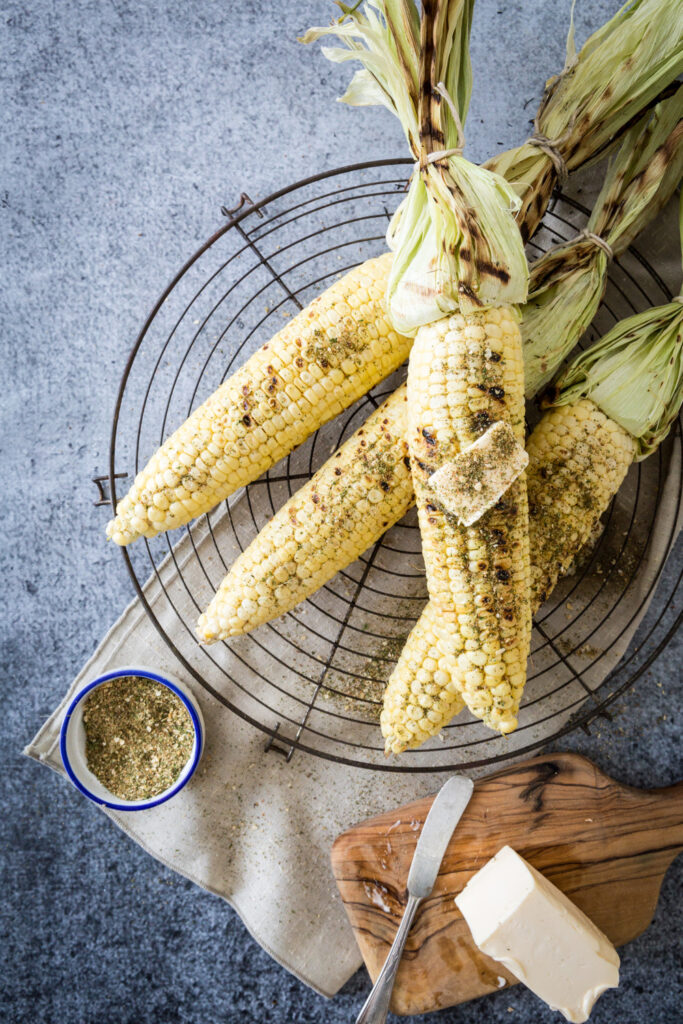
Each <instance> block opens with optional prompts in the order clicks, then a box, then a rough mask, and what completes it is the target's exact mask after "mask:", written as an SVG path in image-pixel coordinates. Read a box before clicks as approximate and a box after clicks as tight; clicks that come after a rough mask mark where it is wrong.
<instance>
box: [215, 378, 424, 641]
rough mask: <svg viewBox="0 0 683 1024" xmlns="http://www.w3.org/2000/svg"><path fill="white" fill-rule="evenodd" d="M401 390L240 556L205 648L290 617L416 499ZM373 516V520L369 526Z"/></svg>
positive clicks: (220, 592)
mask: <svg viewBox="0 0 683 1024" xmlns="http://www.w3.org/2000/svg"><path fill="white" fill-rule="evenodd" d="M405 403H406V392H405V387H402V388H399V390H398V391H395V392H394V394H393V395H391V397H390V398H389V399H387V401H386V402H385V403H384V404H383V405H381V406H380V407H379V409H377V410H376V411H375V412H374V413H373V414H372V416H370V418H369V419H368V420H367V421H366V422H365V423H364V424H363V426H362V427H360V429H359V430H357V431H356V433H355V434H354V435H353V436H352V437H351V438H349V440H348V441H347V442H346V443H345V444H344V445H343V446H342V447H341V448H340V449H339V450H338V451H337V452H336V453H335V455H333V456H332V458H330V459H328V460H327V462H326V463H325V464H324V465H323V466H322V467H321V468H320V469H319V470H318V472H317V473H316V474H315V475H314V476H313V477H312V478H311V479H310V480H309V481H308V483H307V484H306V485H305V486H304V487H302V488H301V489H300V490H299V491H297V493H296V494H294V495H293V496H292V497H291V498H290V499H289V501H287V502H286V503H285V505H283V507H282V508H281V509H280V510H279V512H277V513H276V515H275V516H274V517H273V518H272V519H271V520H270V522H269V523H268V524H267V525H266V526H265V527H264V528H263V530H261V532H260V534H259V535H258V536H257V537H256V538H255V540H254V541H253V542H252V543H251V544H250V545H249V547H248V548H246V549H245V551H243V552H242V554H241V555H240V556H239V558H238V559H237V560H236V562H235V563H234V565H233V566H232V568H231V570H230V572H229V573H228V575H227V576H226V577H225V579H224V580H223V583H222V584H221V586H220V588H219V589H218V591H217V593H216V595H215V597H214V598H213V600H212V602H211V604H210V605H209V607H208V608H207V610H206V612H205V613H204V614H203V615H202V616H201V618H200V619H199V623H198V627H197V633H198V635H199V638H200V640H202V641H203V642H204V643H213V642H214V641H215V640H224V639H227V637H229V636H235V635H236V634H239V633H246V632H248V631H249V630H251V629H254V628H255V627H256V626H260V625H262V624H263V623H264V622H268V621H269V620H270V619H272V618H274V617H275V616H277V615H283V614H284V613H285V612H288V611H290V609H292V608H293V607H294V606H295V605H297V604H299V602H301V601H303V600H305V598H306V597H308V595H309V594H311V593H313V591H315V590H317V589H318V588H319V587H321V586H323V584H324V583H326V582H327V580H329V579H331V577H332V576H334V574H335V573H336V572H338V571H339V569H341V568H343V567H344V566H345V565H348V563H349V562H351V561H353V560H354V559H355V558H356V556H357V553H358V552H359V551H364V550H365V548H366V547H367V546H368V545H369V544H370V543H371V542H372V541H373V540H374V539H375V535H376V532H377V531H376V526H375V518H376V517H375V510H376V508H377V507H381V509H382V513H381V525H380V530H381V532H383V531H384V530H386V529H388V528H389V527H390V526H393V524H394V523H396V522H397V521H398V520H399V519H400V518H401V516H402V515H403V513H404V512H405V509H406V507H407V506H408V505H409V504H410V502H411V501H412V496H413V484H412V480H411V477H410V470H409V469H408V466H407V464H406V463H407V455H408V446H407V444H406V442H405V441H404V439H403V436H402V433H398V432H397V431H396V429H395V428H396V426H399V427H400V428H402V427H403V426H404V423H405V415H404V413H403V407H404V406H405ZM368 516H369V517H370V519H369V520H368Z"/></svg>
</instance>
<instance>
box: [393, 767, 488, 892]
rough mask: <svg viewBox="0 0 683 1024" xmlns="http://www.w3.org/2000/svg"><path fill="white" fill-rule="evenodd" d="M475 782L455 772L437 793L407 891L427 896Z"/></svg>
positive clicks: (423, 831) (417, 851)
mask: <svg viewBox="0 0 683 1024" xmlns="http://www.w3.org/2000/svg"><path fill="white" fill-rule="evenodd" d="M473 789H474V783H473V782H472V780H471V779H468V778H465V776H464V775H454V776H453V778H451V779H449V780H448V782H446V783H445V784H444V785H443V786H442V787H441V789H440V790H439V792H438V793H437V794H436V797H435V799H434V803H433V804H432V806H431V807H430V809H429V814H428V815H427V817H426V818H425V823H424V825H423V826H422V831H421V832H420V838H419V839H418V841H417V846H416V847H415V853H414V855H413V862H412V864H411V865H410V872H409V874H408V894H409V895H410V896H417V897H418V898H419V899H424V898H425V896H429V894H430V892H431V891H432V889H433V888H434V883H435V882H436V876H437V875H438V873H439V868H440V866H441V861H442V860H443V855H444V853H445V852H446V847H447V846H448V843H449V840H450V838H451V836H452V835H453V832H454V831H455V826H456V825H457V824H458V822H459V821H460V819H461V817H462V815H463V812H464V810H465V808H466V807H467V805H468V803H469V802H470V797H471V796H472V790H473Z"/></svg>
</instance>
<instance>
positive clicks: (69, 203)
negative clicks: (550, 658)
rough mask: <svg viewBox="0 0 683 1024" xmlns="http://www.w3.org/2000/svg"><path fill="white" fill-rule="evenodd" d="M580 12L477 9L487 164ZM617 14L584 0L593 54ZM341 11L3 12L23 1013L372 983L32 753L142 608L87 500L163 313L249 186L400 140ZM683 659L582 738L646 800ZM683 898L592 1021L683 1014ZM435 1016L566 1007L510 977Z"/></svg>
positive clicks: (41, 1) (10, 653)
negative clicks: (273, 941)
mask: <svg viewBox="0 0 683 1024" xmlns="http://www.w3.org/2000/svg"><path fill="white" fill-rule="evenodd" d="M568 8H569V3H568V2H567V3H565V2H564V0H563V2H555V3H547V2H544V0H505V2H504V0H498V2H496V0H478V3H477V10H476V15H475V25H474V32H473V38H472V52H473V59H474V67H475V72H476V82H475V93H474V99H473V103H472V108H471V114H470V118H469V121H468V143H469V152H470V154H471V155H472V156H473V157H474V158H476V159H484V158H485V157H486V156H488V155H489V154H490V153H492V152H495V151H498V150H500V149H502V148H504V147H507V146H510V145H512V144H514V143H516V142H518V141H520V140H521V139H522V138H523V136H524V133H525V131H526V130H527V126H528V118H529V117H530V116H531V112H532V111H533V110H534V108H535V106H536V104H537V100H538V97H539V95H540V90H541V88H542V84H543V82H544V80H545V79H546V77H548V75H549V74H551V73H553V72H556V71H557V70H558V69H559V68H560V67H561V65H562V62H563V49H564V42H563V40H564V35H565V31H566V25H567V19H568ZM616 8H617V3H616V0H579V3H578V4H577V12H576V24H577V36H578V38H579V40H583V39H584V38H585V37H586V35H587V34H588V32H589V31H591V30H592V29H594V28H596V27H597V26H598V25H599V24H600V23H602V22H603V21H604V20H605V19H606V18H607V16H608V15H609V14H611V13H612V12H613V11H615V10H616ZM331 11H332V8H331V5H330V4H328V3H324V2H321V0H316V2H304V0H291V2H288V3H263V2H261V3H256V2H254V0H232V2H230V3H227V2H224V3H219V2H216V0H190V2H189V3H185V4H178V3H174V2H171V0H136V2H130V0H105V2H102V0H59V2H54V0H33V2H32V3H31V4H28V3H25V2H22V3H17V2H13V0H5V2H4V3H3V4H2V5H1V6H0V12H1V14H0V46H1V48H2V50H1V61H0V75H1V77H2V96H1V98H0V109H1V110H2V114H3V122H4V124H3V129H2V145H1V146H0V150H1V152H0V167H1V172H0V225H1V230H2V253H3V263H4V270H3V273H2V281H3V287H2V320H3V324H2V335H1V337H2V347H3V377H4V381H3V383H4V387H3V389H2V398H1V400H0V404H1V410H2V461H3V468H2V481H3V489H4V494H5V501H4V503H3V530H2V539H1V541H0V544H1V553H0V570H1V572H2V578H3V582H4V595H5V600H4V607H3V614H2V627H1V628H2V671H3V682H2V694H3V714H2V730H3V743H2V746H1V747H0V750H1V756H2V779H1V783H0V785H1V786H2V814H1V815H0V849H1V850H2V872H3V875H2V899H1V900H0V922H1V924H0V945H1V948H2V962H3V964H2V971H1V972H0V974H1V977H0V1019H2V1020H3V1021H7V1022H8V1024H10V1022H12V1024H14V1022H22V1024H23V1022H29V1021H30V1022H31V1024H43V1022H50V1024H52V1022H55V1024H57V1022H59V1024H99V1022H104V1021H107V1022H110V1024H175V1022H183V1024H184V1022H192V1024H200V1022H201V1024H204V1022H218V1021H238V1020H239V1021H269V1022H272V1024H279V1022H285V1021H287V1022H291V1021H317V1020H325V1021H328V1022H330V1024H335V1022H337V1021H338V1022H340V1024H341V1022H342V1021H350V1020H352V1019H354V1018H355V1015H356V1013H357V1012H358V1009H359V1008H360V1005H361V1003H362V1000H363V997H364V994H365V993H366V991H367V988H368V982H367V977H366V976H365V974H364V973H363V972H359V973H358V974H357V975H356V976H355V977H354V978H353V979H351V981H349V983H348V984H347V985H346V986H345V988H344V990H343V991H342V992H341V993H340V994H339V995H338V996H337V998H336V999H335V1000H334V1001H333V1002H331V1003H328V1002H326V1001H325V1000H324V999H322V998H320V997H319V996H317V995H315V994H314V993H313V992H311V991H310V990H308V989H306V988H305V987H304V986H303V985H301V984H300V983H299V982H297V981H296V980H294V979H293V978H292V977H290V976H289V975H288V974H287V973H286V972H285V971H283V970H282V969H281V968H279V967H278V966H277V965H275V964H274V963H273V962H272V961H271V960H270V959H269V958H268V956H267V955H266V954H265V953H264V952H262V950H261V949H260V948H259V947H258V946H257V945H255V943H254V942H253V941H252V940H251V938H250V937H249V935H248V934H247V932H246V931H245V929H244V927H243V926H242V924H241V923H240V921H239V919H238V918H237V916H236V915H235V914H234V913H233V911H232V910H230V908H229V907H227V906H226V905H225V904H223V903H222V902H221V901H220V900H218V899H216V898H214V897H212V896H210V895H208V894H206V893H204V892H201V891H199V890H198V889H196V888H194V887H193V886H192V885H191V884H190V883H189V882H187V881H185V880H183V879H181V878H178V877H176V876H174V875H173V874H172V873H171V872H170V871H168V870H166V869H165V868H163V867H162V866H161V865H159V864H157V863H156V862H155V861H153V860H151V859H150V858H149V857H147V856H146V855H145V854H144V853H143V852H142V851H141V850H140V849H138V848H137V847H136V846H135V845H133V844H132V843H131V842H130V841H129V840H127V839H126V838H125V837H124V836H123V835H121V834H120V833H119V832H117V831H116V830H115V829H114V828H113V827H112V825H111V824H110V823H109V822H108V821H107V820H106V819H105V818H104V817H103V816H102V815H101V814H100V813H99V812H98V811H97V810H96V809H95V808H94V807H93V806H91V805H89V804H88V803H87V802H86V801H85V800H83V799H82V798H81V797H80V796H79V795H78V794H77V793H76V791H75V790H73V789H72V788H70V787H69V786H68V785H67V784H66V783H65V782H64V781H62V780H60V779H58V778H57V777H55V776H54V775H52V774H51V773H48V772H46V771H43V770H41V769H40V768H39V767H38V766H37V765H36V764H33V763H30V762H29V761H27V760H26V759H24V758H22V757H21V754H20V751H21V748H22V747H23V745H24V744H25V743H26V742H27V741H28V740H29V739H30V738H31V736H32V735H33V734H34V732H35V731H36V729H37V727H38V726H39V724H40V723H41V721H42V720H43V719H44V718H45V717H46V716H47V714H48V713H49V711H50V710H51V709H52V708H53V707H54V705H55V704H56V703H57V702H58V700H59V699H60V698H61V696H62V694H63V692H64V690H65V689H66V686H67V684H68V683H69V682H70V680H71V678H72V677H73V675H74V674H75V672H76V671H77V669H78V668H79V667H80V665H81V664H82V662H83V661H84V660H85V659H86V658H87V657H88V656H89V655H90V653H91V652H92V650H93V649H94V647H95V645H96V644H97V641H98V640H99V639H100V636H101V635H102V634H103V633H104V631H105V629H106V628H107V627H108V626H109V625H110V624H111V623H112V622H113V620H114V619H115V618H116V617H117V615H118V614H119V612H120V611H121V610H122V608H123V607H124V605H125V604H126V603H127V602H128V600H129V599H130V597H131V587H130V583H129V581H128V578H127V575H126V573H125V570H124V567H123V564H122V561H121V558H120V555H119V554H118V552H117V551H116V550H115V549H114V548H112V547H108V546H107V545H105V544H104V543H103V534H102V527H103V524H104V520H105V514H106V513H105V511H104V510H101V509H100V510H97V511H96V510H94V509H93V507H92V499H93V485H92V483H91V481H90V478H91V477H92V476H93V475H94V474H95V473H96V472H98V471H99V472H102V471H104V470H105V468H106V463H107V446H108V433H109V421H110V416H111V412H112V408H113V402H114V395H115V391H116V387H117V384H118V379H119V376H120V373H121V369H122V366H123V363H124V359H125V356H126V354H127V352H128V349H129V347H130V345H131V343H132V341H133V339H134V337H135V335H136V333H137V329H138V327H139V325H140V323H141V322H142V320H143V319H144V317H145V316H146V314H147V312H148V310H149V308H150V306H151V305H152V302H153V301H154V300H155V299H156V296H157V295H158V294H159V292H160V291H161V289H162V287H163V286H164V285H165V284H166V282H167V280H168V279H169V277H170V276H171V274H172V273H173V272H174V271H175V270H176V269H177V267H178V266H180V264H181V263H182V262H183V261H184V260H185V258H186V257H187V256H188V255H189V254H190V253H191V252H193V251H194V249H195V248H196V247H197V245H198V243H200V242H201V241H203V240H204V239H205V238H206V237H208V236H209V234H211V233H212V232H213V231H214V230H215V229H216V227H217V226H218V225H219V224H220V220H221V218H220V214H219V208H220V206H221V204H222V203H225V202H227V203H228V204H229V205H231V204H232V203H233V201H234V200H235V199H236V197H237V196H238V195H239V193H240V192H241V191H242V190H243V189H245V188H246V189H247V190H248V191H249V193H250V194H251V196H252V197H253V198H256V197H260V196H263V195H266V194H267V193H268V192H270V191H272V190H273V189H275V188H277V187H279V186H281V185H282V184H284V183H288V182H290V181H294V180H295V179H297V178H300V177H303V176H305V175H308V174H311V173H314V172H315V171H317V170H320V169H323V168H328V167H332V166H336V165H340V164H343V163H347V162H352V161H355V160H362V159H367V158H368V157H369V156H373V157H374V156H377V157H380V156H391V155H397V154H402V152H403V140H402V138H401V135H400V131H399V128H398V126H397V124H395V123H394V122H393V121H392V120H391V118H390V117H389V115H388V114H384V113H380V112H377V111H373V110H367V111H351V110H348V109H346V108H344V107H341V106H339V105H335V103H334V98H335V96H336V95H338V93H339V92H340V89H341V85H342V82H343V81H344V80H345V78H346V71H345V70H344V69H339V68H335V67H332V66H330V65H329V64H327V63H326V62H324V61H323V60H322V59H321V58H320V57H319V55H317V54H316V53H315V52H314V51H313V50H310V51H309V50H306V51H304V50H302V48H301V47H299V46H298V45H297V43H296V36H297V35H299V34H301V32H302V30H303V29H305V28H306V27H307V26H308V25H309V24H312V23H321V22H322V23H324V22H326V21H328V20H329V18H330V17H331ZM679 562H680V559H679ZM669 571H670V572H674V571H675V570H674V568H673V566H672V567H671V568H670V570H669ZM682 653H683V652H682V650H681V646H680V642H679V643H678V645H672V646H671V647H670V648H669V649H668V651H667V652H666V653H665V654H664V655H662V656H661V657H660V658H659V660H658V661H657V662H656V663H655V665H654V666H653V668H652V669H651V671H649V672H648V673H647V675H646V676H645V677H644V678H643V679H641V680H640V682H639V684H638V687H637V689H636V690H635V691H633V692H631V693H630V694H629V695H628V696H627V698H626V699H625V700H624V701H622V703H621V704H620V705H619V706H618V707H617V709H616V710H617V714H616V717H615V720H614V721H613V722H612V723H611V724H607V725H606V726H605V727H602V726H601V727H600V729H599V730H597V731H594V733H593V735H592V736H590V737H588V736H585V735H583V734H579V735H576V736H574V737H572V738H570V739H569V740H568V741H565V742H564V743H563V746H564V747H565V748H571V749H576V750H580V751H581V752H583V753H585V754H587V755H588V756H591V757H593V758H594V759H595V760H596V761H597V762H598V763H599V764H600V765H601V766H602V767H603V768H604V769H606V770H607V771H608V772H610V773H611V774H613V775H614V776H616V777H617V778H620V779H622V780H623V781H625V782H629V783H632V784H634V785H639V786H657V785H664V784H667V783H670V782H672V781H674V780H675V779H676V778H678V777H680V776H681V774H682V772H681V758H680V662H681V656H682ZM677 688H678V690H677ZM676 692H677V693H678V700H677V699H676ZM378 784H379V783H378ZM680 897H681V870H680V864H679V865H678V866H677V867H674V868H673V869H672V870H671V871H670V872H669V875H668V876H667V878H666V881H665V883H664V886H663V889H662V894H661V899H660V903H659V907H658V910H657V913H656V915H655V919H654V922H653V924H652V927H651V928H650V929H649V931H648V932H647V933H646V934H645V935H643V936H642V937H641V938H639V939H638V940H637V941H635V942H633V943H632V944H631V945H630V946H629V947H628V948H626V949H625V950H624V951H623V954H622V956H623V959H622V985H621V988H620V990H619V991H618V992H612V993H609V994H608V995H607V996H605V997H604V999H603V1000H602V1001H601V1002H600V1004H599V1005H598V1007H597V1010H596V1012H595V1014H594V1020H595V1021H597V1022H599V1024H606V1022H617V1021H618V1022H619V1024H643V1022H645V1021H647V1022H649V1024H657V1022H660V1021H661V1022H667V1024H670V1022H672V1021H674V1020H675V1019H680V1012H681V1011H680V1007H681V997H682V996H683V989H682V987H681V981H680V962H679V964H678V965H677V963H676V959H675V953H676V936H677V934H678V937H679V939H680V928H681V925H682V923H683V922H682V921H681V899H680ZM330 942H331V943H333V942H334V936H330ZM422 1019H424V1018H415V1020H422ZM432 1019H433V1020H435V1021H437V1020H438V1021H440V1022H443V1024H446V1022H456V1021H462V1022H465V1021H467V1022H468V1024H476V1022H480V1021H481V1022H483V1021H487V1022H489V1024H503V1022H505V1024H508V1022H514V1021H524V1022H525V1024H529V1022H545V1021H551V1020H556V1019H557V1017H556V1015H553V1014H551V1013H550V1012H549V1011H544V1009H543V1007H542V1006H541V1005H540V1004H539V1003H538V1002H537V1000H536V999H535V998H534V997H533V996H532V995H531V994H530V993H528V992H525V991H523V990H521V989H515V990H512V991H510V992H501V993H500V994H499V995H497V996H492V997H489V998H488V999H486V1000H481V1001H479V1002H478V1003H476V1004H472V1005H470V1006H467V1007H461V1008H459V1009H455V1010H451V1011H444V1012H443V1013H441V1014H440V1015H437V1016H434V1017H433V1018H432Z"/></svg>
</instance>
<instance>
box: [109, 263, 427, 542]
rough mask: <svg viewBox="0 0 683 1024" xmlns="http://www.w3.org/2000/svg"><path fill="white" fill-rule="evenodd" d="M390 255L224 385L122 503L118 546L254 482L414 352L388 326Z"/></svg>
mask: <svg viewBox="0 0 683 1024" xmlns="http://www.w3.org/2000/svg"><path fill="white" fill-rule="evenodd" d="M390 265H391V255H390V254H388V253H387V254H385V255H384V256H380V257H378V258H377V259H373V260H368V261H367V262H366V263H364V264H363V265H362V266H360V267H357V268H355V269H354V270H352V271H350V272H349V273H348V274H346V275H345V276H344V277H343V278H342V279H341V280H339V281H337V282H336V283H335V284H333V285H332V286H331V287H330V288H328V289H327V290H326V291H325V292H323V294H322V295H321V296H319V297H318V298H317V299H314V301H313V302H312V303H311V304H310V305H309V306H308V307H307V308H306V309H304V310H303V311H302V312H301V313H299V314H298V315H297V316H296V317H294V319H293V320H292V321H291V322H290V323H289V324H287V325H286V326H285V327H284V328H283V329H282V330H281V331H280V332H279V333H278V334H277V335H276V336H275V337H274V338H273V339H272V340H271V341H270V342H268V343H267V344H265V345H263V346H262V347H261V348H260V349H259V350H258V351H257V352H255V353H254V355H253V356H251V358H250V359H249V360H248V361H247V363H246V364H245V365H244V366H242V367H241V368H240V369H239V370H238V371H237V372H236V373H235V374H233V375H232V376H231V377H230V378H229V379H228V380H227V381H225V383H224V384H222V385H221V386H220V387H219V388H218V390H217V391H216V392H214V394H213V395H211V397H210V398H208V399H207V401H206V402H204V404H203V405H201V406H200V407H199V408H198V409H197V410H196V411H195V412H194V413H193V414H192V415H191V416H190V418H189V419H188V420H187V421H186V422H185V423H184V424H183V426H181V427H180V428H179V429H178V430H176V431H175V433H174V434H172V435H171V437H170V438H169V439H168V440H167V441H166V442H165V443H164V444H163V445H162V447H161V448H160V449H159V451H158V452H157V453H156V454H155V455H154V456H153V457H152V459H151V460H150V461H149V463H148V464H147V466H146V467H145V469H143V470H142V472H141V473H139V474H138V475H137V477H136V478H135V482H134V484H133V486H132V488H131V489H130V491H129V492H128V494H127V495H126V496H125V497H124V498H123V499H122V500H121V501H120V502H119V504H118V506H117V509H116V518H115V519H114V520H112V522H110V523H109V525H108V527H107V535H108V537H110V539H111V540H113V541H115V542H116V543H117V544H122V545H125V544H130V543H131V541H134V540H136V539H137V538H138V537H141V536H144V537H154V536H155V535H156V534H157V533H161V532H163V531H165V530H171V529H173V528H174V527H177V526H182V525H183V524H184V523H187V522H189V520H190V519H194V518H196V517H197V516H200V515H202V514H203V513H204V512H208V511H209V510H210V509H211V508H213V507H214V506H215V505H217V504H218V503H219V502H221V501H222V500H223V499H224V498H226V497H228V495H230V494H232V493H233V492H234V491H236V490H237V489H238V488H239V487H243V486H244V485H245V484H248V483H249V482H250V481H252V480H255V479H256V477H258V476H260V475H261V473H263V472H264V471H265V470H266V469H268V468H269V467H270V466H272V465H273V464H274V463H275V462H277V461H278V460H279V459H281V458H283V457H284V456H285V455H287V454H288V453H289V452H291V451H292V449H293V448H295V447H296V446H297V445H299V444H301V442H302V441H304V440H305V439H306V437H308V435H309V434H310V433H312V432H313V431H314V430H315V429H316V428H317V427H319V426H320V425H321V424H323V423H326V422H327V421H328V420H329V419H331V418H332V417H333V416H336V415H337V413H339V412H341V411H342V410H343V409H344V408H346V407H347V406H348V405H351V403H352V402H355V401H356V399H358V398H360V397H361V395H363V394H365V392H366V391H368V390H369V389H370V388H371V387H373V385H374V384H376V383H377V382H378V381H380V380H382V379H383V378H384V377H386V376H388V374H390V373H391V372H392V371H393V370H395V369H396V368H397V367H398V366H400V365H401V363H402V362H403V361H404V359H405V358H406V356H407V355H408V350H409V347H410V342H409V340H408V339H407V338H404V337H401V335H399V334H397V333H396V331H394V330H393V329H392V328H391V327H390V326H389V323H388V321H387V319H386V317H385V316H384V312H383V309H384V306H383V295H384V290H385V286H386V280H387V274H388V271H389V267H390Z"/></svg>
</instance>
